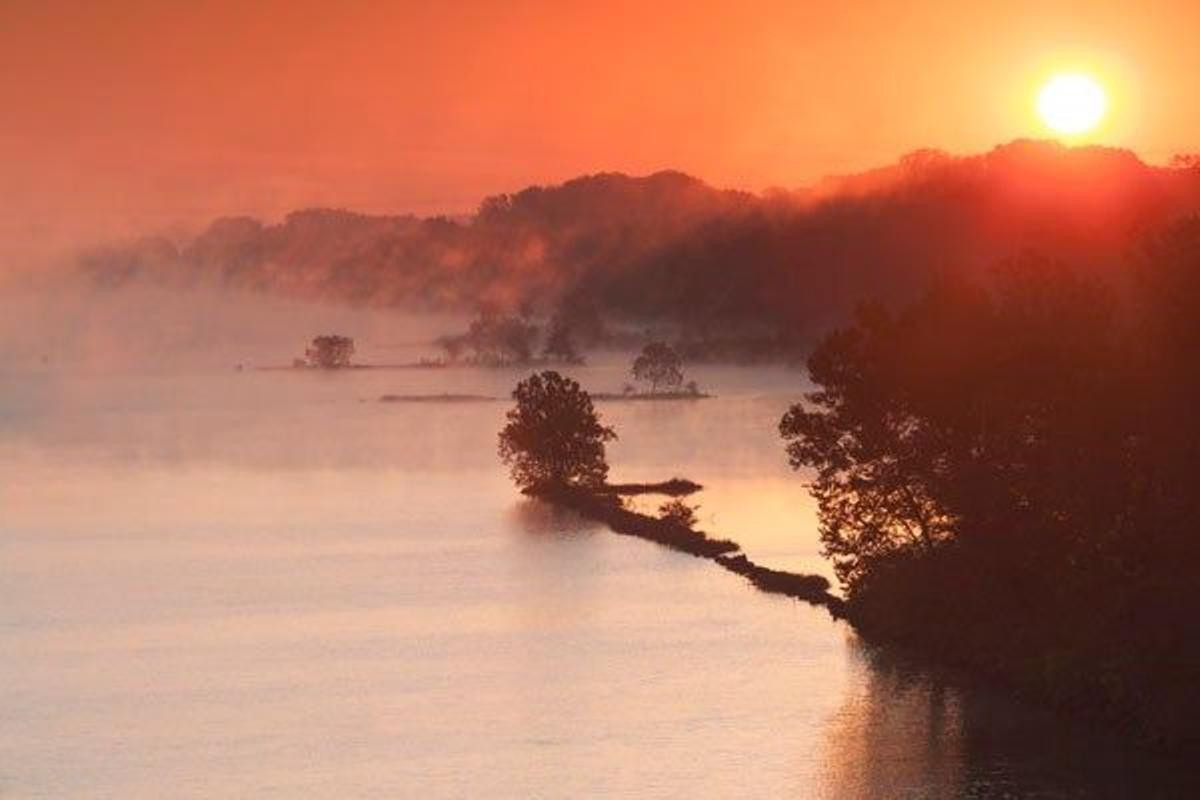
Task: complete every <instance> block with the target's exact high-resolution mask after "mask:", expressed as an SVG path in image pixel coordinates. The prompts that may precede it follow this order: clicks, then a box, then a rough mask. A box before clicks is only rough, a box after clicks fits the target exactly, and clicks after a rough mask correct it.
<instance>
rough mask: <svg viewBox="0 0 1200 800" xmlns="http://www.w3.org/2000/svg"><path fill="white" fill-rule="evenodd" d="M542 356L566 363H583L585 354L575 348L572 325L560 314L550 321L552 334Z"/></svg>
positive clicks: (547, 338)
mask: <svg viewBox="0 0 1200 800" xmlns="http://www.w3.org/2000/svg"><path fill="white" fill-rule="evenodd" d="M542 357H543V358H549V359H553V360H555V361H561V362H562V363H564V364H582V363H583V356H581V355H579V351H578V350H576V349H575V342H574V339H573V338H572V336H571V329H570V327H569V326H568V325H567V324H566V323H565V322H564V321H563V320H562V319H561V318H560V317H558V316H556V317H555V318H554V319H553V320H552V321H551V323H550V334H549V335H548V336H547V337H546V344H545V346H544V347H543V348H542Z"/></svg>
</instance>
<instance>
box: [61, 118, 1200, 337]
mask: <svg viewBox="0 0 1200 800" xmlns="http://www.w3.org/2000/svg"><path fill="white" fill-rule="evenodd" d="M1189 163H1190V162H1186V161H1182V162H1181V165H1180V166H1175V167H1157V166H1151V165H1148V164H1146V163H1144V162H1143V161H1141V160H1140V159H1139V158H1138V157H1137V156H1136V155H1134V154H1133V153H1131V152H1129V151H1125V150H1117V149H1111V148H1102V147H1080V148H1068V147H1065V146H1062V145H1060V144H1056V143H1052V142H1042V141H1016V142H1012V143H1009V144H1006V145H1002V146H999V147H997V148H995V149H993V150H992V151H990V152H987V153H984V154H980V155H973V156H962V157H959V156H951V155H948V154H945V153H941V152H938V151H932V150H922V151H918V152H915V153H912V154H910V155H908V156H905V157H904V158H903V159H901V160H900V161H899V162H898V163H896V164H894V165H891V166H888V167H885V168H882V169H878V170H874V171H871V172H867V173H863V174H860V175H852V176H845V177H839V178H829V179H826V180H824V181H822V182H820V183H819V184H817V185H816V186H814V187H812V188H809V189H805V190H800V191H783V190H775V191H768V192H764V193H762V194H751V193H747V192H740V191H728V190H720V189H716V188H713V187H711V186H709V185H707V184H705V183H704V182H702V181H700V180H698V179H696V178H693V177H689V176H687V175H684V174H681V173H678V172H659V173H656V174H653V175H649V176H647V177H630V176H626V175H622V174H616V173H604V174H597V175H590V176H585V177H580V178H576V179H574V180H570V181H567V182H566V183H563V184H561V185H557V186H549V187H530V188H527V189H524V190H522V191H519V192H516V193H514V194H504V195H498V196H494V197H490V198H487V199H486V200H484V201H483V202H482V203H481V205H480V207H479V208H478V210H477V211H476V212H475V213H474V214H473V215H471V216H468V217H465V218H462V219H451V218H448V217H432V218H419V217H415V216H411V215H398V216H372V215H366V214H358V213H353V212H349V211H339V210H331V209H309V210H303V211H297V212H294V213H292V214H290V215H288V216H287V217H286V218H285V219H284V220H283V221H282V222H281V223H278V224H264V223H262V222H260V221H258V220H254V219H250V218H223V219H218V220H216V221H215V222H213V223H212V224H211V225H210V226H209V227H208V228H207V229H205V230H204V231H203V232H202V233H201V234H199V235H198V236H196V237H195V238H194V239H193V240H191V241H189V242H185V243H183V244H182V245H177V244H175V243H172V242H169V241H166V240H163V239H145V240H142V241H139V242H135V243H133V244H129V245H123V246H117V247H108V248H102V249H95V250H92V251H90V252H88V253H86V254H85V255H84V256H83V257H81V259H80V268H81V269H82V270H83V272H84V273H85V274H86V275H87V276H89V279H90V280H93V281H95V282H97V283H100V284H103V285H107V286H113V285H121V284H123V283H126V282H129V281H132V280H141V279H150V280H155V281H168V282H172V283H182V284H184V285H190V284H195V283H208V284H211V283H215V284H218V285H228V286H236V287H242V288H253V289H259V290H263V291H267V292H272V293H281V294H285V295H290V296H297V297H305V298H315V299H320V300H325V301H334V302H343V303H350V304H364V305H371V306H385V307H392V306H395V307H402V308H409V309H436V310H464V311H470V310H474V309H477V308H481V307H490V308H497V309H503V310H517V309H524V310H534V311H540V312H546V313H548V312H549V311H550V310H551V309H553V308H554V307H556V306H557V305H558V304H559V303H560V301H561V299H562V298H564V297H569V296H579V295H580V294H581V293H582V294H584V295H586V296H587V297H589V298H590V300H591V301H592V302H594V303H595V305H596V306H597V308H598V310H599V311H600V313H602V314H604V315H605V316H606V317H611V318H624V319H636V320H646V321H660V322H669V323H673V324H678V325H681V326H682V327H683V329H684V330H685V331H692V332H694V333H696V334H698V335H701V336H716V335H721V334H724V333H728V332H730V331H745V330H746V329H752V330H770V331H779V330H785V331H787V332H789V333H790V334H800V335H802V336H804V337H805V338H809V337H811V336H812V335H813V334H815V333H817V332H819V331H822V330H824V329H826V328H827V327H828V326H829V324H831V323H832V322H834V321H837V320H840V319H842V318H844V315H845V313H846V312H847V311H848V310H849V309H850V308H851V307H852V306H854V305H856V304H857V303H859V302H861V301H863V300H866V299H884V300H887V301H889V302H896V301H900V300H906V299H909V298H911V297H912V296H914V295H915V294H916V293H917V292H919V291H920V290H922V289H924V288H925V287H926V286H927V285H928V284H929V283H930V281H931V280H935V279H937V278H940V277H942V276H945V275H946V274H956V275H963V274H966V275H968V276H970V277H978V276H982V275H985V274H986V269H987V267H989V266H990V265H991V264H993V263H995V261H996V260H997V259H1000V258H1003V257H1007V256H1011V255H1014V254H1016V253H1019V252H1022V251H1026V250H1035V251H1037V252H1039V253H1041V254H1043V255H1044V256H1046V257H1048V258H1051V259H1058V260H1063V261H1066V262H1069V263H1072V264H1074V265H1075V266H1077V267H1079V268H1081V269H1084V270H1087V271H1093V272H1098V273H1101V274H1104V275H1105V276H1107V277H1111V276H1113V275H1117V276H1118V278H1119V276H1120V274H1121V273H1122V271H1123V270H1125V269H1126V265H1127V263H1128V258H1127V256H1128V253H1129V251H1130V250H1131V248H1133V247H1135V246H1136V244H1137V242H1138V241H1139V239H1140V238H1141V237H1143V236H1144V235H1146V234H1148V233H1151V232H1154V231H1156V230H1160V229H1162V228H1164V227H1165V226H1166V225H1168V224H1169V223H1171V222H1173V221H1174V220H1175V219H1177V218H1178V217H1180V216H1182V215H1185V214H1187V213H1193V212H1195V211H1197V210H1198V209H1200V169H1196V168H1195V167H1194V166H1189V165H1188V164H1189ZM1121 282H1122V281H1121V280H1120V279H1118V280H1116V281H1115V283H1117V284H1118V285H1119V284H1120V283H1121Z"/></svg>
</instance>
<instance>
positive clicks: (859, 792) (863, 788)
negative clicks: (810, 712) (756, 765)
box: [826, 636, 965, 800]
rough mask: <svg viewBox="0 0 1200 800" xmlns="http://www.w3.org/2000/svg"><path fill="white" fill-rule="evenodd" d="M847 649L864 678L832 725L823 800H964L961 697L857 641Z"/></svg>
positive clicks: (849, 643)
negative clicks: (902, 799)
mask: <svg viewBox="0 0 1200 800" xmlns="http://www.w3.org/2000/svg"><path fill="white" fill-rule="evenodd" d="M848 646H849V649H850V657H851V659H852V661H854V662H855V663H854V664H852V665H851V667H850V668H851V670H854V671H861V672H863V673H864V676H863V677H864V678H865V680H864V681H863V682H862V684H861V690H860V691H858V692H853V691H851V692H850V693H849V694H848V696H847V698H846V700H845V702H844V703H843V705H842V707H841V709H839V710H838V712H837V713H836V714H835V716H834V718H833V720H832V725H831V734H830V736H829V739H828V742H827V744H826V747H827V749H828V755H827V763H828V770H829V772H828V777H827V782H826V788H827V791H826V796H828V797H836V798H847V799H848V800H850V799H852V798H893V797H896V798H900V797H922V798H925V797H962V796H963V791H962V790H963V788H964V786H965V779H964V774H963V767H962V764H963V754H962V747H963V742H962V733H963V725H962V708H961V699H960V696H959V693H958V692H957V691H955V690H954V689H953V688H950V687H948V686H947V685H946V684H945V683H943V682H940V681H937V680H934V679H933V678H932V677H931V676H930V675H929V674H923V673H920V672H917V671H915V670H912V669H905V668H904V666H903V665H901V664H899V663H897V662H894V661H889V660H887V659H886V658H885V657H884V656H882V655H881V654H880V653H879V652H877V651H876V650H874V649H872V648H869V647H867V646H865V645H863V644H862V643H861V642H860V641H859V640H858V639H857V638H856V637H853V636H852V637H850V638H849V640H848Z"/></svg>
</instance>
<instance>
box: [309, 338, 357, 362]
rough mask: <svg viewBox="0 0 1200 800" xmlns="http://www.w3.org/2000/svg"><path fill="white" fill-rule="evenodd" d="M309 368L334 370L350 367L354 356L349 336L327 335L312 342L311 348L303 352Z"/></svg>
mask: <svg viewBox="0 0 1200 800" xmlns="http://www.w3.org/2000/svg"><path fill="white" fill-rule="evenodd" d="M304 356H305V358H307V359H308V364H309V366H312V367H321V368H323V369H335V368H338V367H348V366H350V359H351V358H353V356H354V340H353V339H351V338H350V337H349V336H339V335H337V334H327V335H325V336H318V337H316V338H315V339H313V340H312V346H311V347H309V348H308V349H307V350H305V351H304Z"/></svg>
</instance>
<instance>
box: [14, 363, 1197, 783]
mask: <svg viewBox="0 0 1200 800" xmlns="http://www.w3.org/2000/svg"><path fill="white" fill-rule="evenodd" d="M623 369H624V367H623V365H621V364H617V363H615V362H614V363H612V364H608V365H601V366H598V367H589V368H586V369H579V370H575V371H574V372H575V373H576V374H577V376H578V377H579V378H580V379H581V380H582V382H583V383H584V384H585V385H586V386H588V387H589V388H593V389H596V390H612V389H617V388H619V386H620V385H621V383H623V382H624V380H625V378H624V375H623ZM520 374H521V373H518V372H508V371H483V372H480V371H472V370H446V371H428V372H422V371H388V372H383V371H375V372H355V373H345V374H336V375H325V374H309V373H290V372H250V371H247V372H240V373H235V372H231V371H228V370H221V371H215V370H200V371H195V372H190V373H179V372H159V373H137V372H120V373H107V374H78V373H76V374H71V375H68V374H65V373H62V372H56V371H54V370H53V369H42V370H34V371H25V372H21V373H16V374H13V373H10V374H0V797H3V798H56V799H57V798H127V799H128V798H165V797H171V798H194V797H205V798H211V797H222V798H223V797H286V798H300V797H303V798H358V797H480V796H487V797H584V796H595V795H597V794H601V793H607V794H615V795H620V796H627V797H681V796H703V797H797V798H826V797H827V798H893V797H914V798H916V797H922V798H923V797H1048V798H1058V797H1094V796H1110V797H1133V796H1136V797H1156V796H1162V797H1171V796H1188V789H1189V788H1193V789H1194V785H1193V786H1189V783H1188V782H1189V781H1190V777H1189V776H1187V775H1185V774H1184V773H1183V772H1182V771H1181V770H1180V769H1179V768H1176V767H1172V766H1169V765H1166V764H1162V763H1158V762H1156V761H1154V760H1153V759H1149V758H1146V757H1144V756H1135V755H1130V754H1127V753H1123V752H1122V751H1121V750H1119V749H1115V748H1113V747H1111V746H1110V745H1109V744H1108V743H1105V742H1103V741H1095V740H1092V739H1089V738H1087V737H1086V736H1084V735H1083V734H1082V733H1080V732H1079V731H1076V730H1072V729H1070V728H1068V727H1067V726H1065V725H1063V724H1062V723H1060V722H1057V721H1055V720H1053V719H1051V718H1049V717H1045V716H1041V715H1039V713H1038V712H1037V711H1035V710H1032V709H1028V708H1025V707H1022V706H1020V705H1017V704H1015V703H1011V702H1007V701H1005V700H1004V699H1002V698H997V697H994V696H991V695H989V694H988V693H985V692H980V691H978V690H970V691H967V690H964V689H962V688H961V687H957V688H956V686H955V684H954V683H953V682H950V683H947V682H946V681H944V680H942V679H941V678H940V677H939V676H937V675H934V674H930V673H927V672H923V671H922V670H920V669H919V668H914V667H911V666H908V665H905V664H903V663H897V662H896V661H894V660H892V659H889V658H888V657H886V656H885V655H884V654H880V653H876V652H872V651H871V650H869V649H868V648H865V647H864V646H863V645H861V644H860V643H859V642H858V641H857V640H856V638H855V636H854V634H853V633H852V632H851V631H850V630H849V629H847V628H846V627H845V626H844V625H841V624H838V623H834V622H832V621H831V620H830V619H829V617H828V616H827V615H826V614H825V612H824V611H821V610H818V609H813V608H810V607H808V606H806V605H802V604H797V603H795V602H793V601H790V600H786V599H780V598H773V597H768V596H765V595H762V594H759V593H757V592H755V591H753V590H752V589H751V588H750V587H749V586H748V585H746V584H745V583H744V582H743V581H742V580H741V579H740V578H738V577H736V576H734V575H731V574H729V573H727V572H725V571H723V570H720V569H717V568H715V567H714V566H712V565H711V564H708V563H706V562H704V561H700V560H697V559H693V558H690V557H687V556H683V555H680V554H677V553H673V552H670V551H667V550H664V549H661V548H659V547H656V546H654V545H652V544H649V543H645V542H641V541H638V540H633V539H628V538H625V537H619V536H615V535H613V534H611V533H608V532H606V531H604V530H602V529H598V528H596V527H595V526H593V525H591V524H587V523H583V522H581V521H579V520H578V519H575V518H572V517H570V516H567V515H564V514H562V513H558V512H555V511H554V510H552V509H548V508H546V507H543V506H540V505H537V504H535V503H532V502H529V501H526V500H522V499H521V498H520V497H519V496H518V495H517V494H516V493H515V492H514V491H513V489H512V488H511V486H510V485H509V483H508V481H507V478H506V476H505V474H504V473H503V471H502V469H501V467H500V465H499V464H498V462H497V460H496V457H495V453H494V449H495V435H496V431H497V430H498V429H499V427H500V421H501V418H502V416H503V413H504V410H505V408H506V404H504V403H485V404H442V405H439V404H421V405H408V404H405V405H400V404H380V403H377V402H374V398H376V397H378V396H379V395H380V394H382V393H384V392H398V393H404V392H412V393H437V392H443V391H447V392H470V393H485V394H498V395H499V394H505V393H506V392H507V391H508V390H509V389H510V388H511V386H512V384H513V383H514V382H515V380H516V378H517V377H519V376H520ZM695 377H697V378H698V379H699V380H700V382H701V383H702V385H704V386H705V387H707V388H710V389H711V390H713V391H714V392H716V393H717V394H718V395H719V397H718V398H716V399H713V400H708V401H704V402H699V403H691V404H657V405H654V404H634V403H625V404H622V403H608V404H602V405H601V411H602V413H603V415H604V416H605V418H606V420H607V421H608V422H609V423H611V424H613V425H614V426H615V427H616V428H617V430H618V433H619V434H620V436H621V440H620V441H619V442H617V443H616V444H615V445H614V446H613V447H612V448H611V451H610V461H611V462H612V464H613V477H614V478H616V479H619V480H639V479H647V480H649V479H661V478H666V477H670V476H672V475H676V474H678V475H683V476H686V477H690V478H693V479H696V480H698V481H700V482H701V483H704V484H705V485H706V487H708V488H707V489H706V490H705V491H704V492H703V493H702V494H701V495H700V496H699V502H700V504H701V508H700V512H699V516H700V518H701V521H702V526H703V527H704V528H705V529H707V530H709V531H711V532H713V533H716V534H719V535H728V536H732V537H733V538H736V539H738V540H739V541H741V542H742V543H743V544H744V545H745V547H746V549H747V550H748V551H749V552H750V553H751V555H752V556H754V557H755V558H756V559H759V560H762V561H764V562H766V563H769V564H772V565H777V566H782V567H786V568H792V569H801V570H806V571H826V570H827V568H826V566H825V564H824V563H823V562H822V561H821V559H820V558H819V557H818V544H817V541H816V534H815V525H814V520H813V509H812V504H811V502H810V501H809V499H808V497H807V496H806V494H805V492H804V489H803V486H802V483H801V481H800V480H799V479H798V478H797V477H796V476H794V475H792V474H790V473H789V472H788V470H787V468H786V465H785V463H784V458H783V454H782V450H781V448H780V445H779V442H778V440H777V437H776V434H775V430H774V427H775V424H776V423H777V421H778V417H779V415H780V413H781V412H782V411H783V409H784V408H785V407H786V406H787V404H788V402H789V401H791V400H792V399H794V398H795V397H796V395H797V393H798V392H799V391H800V390H801V389H802V388H803V387H802V384H801V382H800V378H799V375H798V374H797V373H795V372H791V371H788V370H782V369H778V370H754V371H749V370H737V369H715V368H714V369H700V370H696V371H695Z"/></svg>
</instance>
